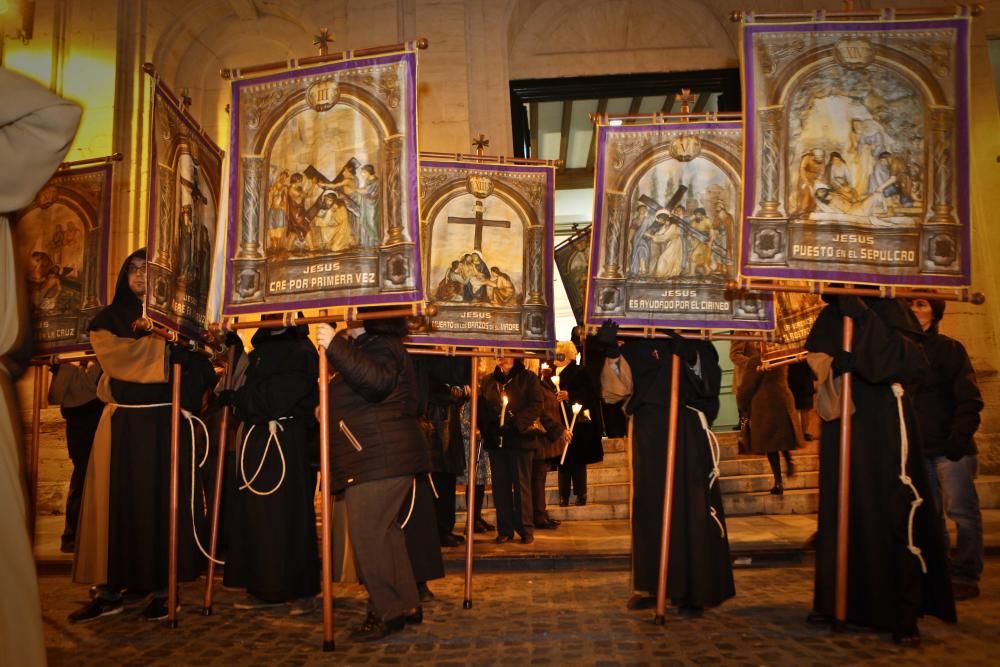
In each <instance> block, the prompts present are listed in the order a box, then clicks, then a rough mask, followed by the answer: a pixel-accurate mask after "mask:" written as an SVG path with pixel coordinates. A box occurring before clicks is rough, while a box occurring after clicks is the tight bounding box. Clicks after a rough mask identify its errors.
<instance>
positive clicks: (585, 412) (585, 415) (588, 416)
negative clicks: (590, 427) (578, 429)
mask: <svg viewBox="0 0 1000 667" xmlns="http://www.w3.org/2000/svg"><path fill="white" fill-rule="evenodd" d="M583 416H584V418H585V419H587V420H588V421H589V420H590V410H584V411H583Z"/></svg>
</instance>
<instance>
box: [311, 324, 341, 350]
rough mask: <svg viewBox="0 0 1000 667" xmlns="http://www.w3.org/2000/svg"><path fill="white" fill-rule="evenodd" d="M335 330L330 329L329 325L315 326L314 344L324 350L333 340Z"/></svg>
mask: <svg viewBox="0 0 1000 667" xmlns="http://www.w3.org/2000/svg"><path fill="white" fill-rule="evenodd" d="M336 333H337V330H336V329H334V328H333V327H331V326H330V325H329V324H326V323H323V324H317V325H316V342H317V343H319V346H320V347H321V348H323V349H324V350H325V349H326V348H328V347H329V346H330V342H331V341H332V340H333V336H334V334H336Z"/></svg>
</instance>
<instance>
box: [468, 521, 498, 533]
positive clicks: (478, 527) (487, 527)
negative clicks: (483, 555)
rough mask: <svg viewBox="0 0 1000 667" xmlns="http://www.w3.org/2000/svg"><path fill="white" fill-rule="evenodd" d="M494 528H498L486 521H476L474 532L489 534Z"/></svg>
mask: <svg viewBox="0 0 1000 667" xmlns="http://www.w3.org/2000/svg"><path fill="white" fill-rule="evenodd" d="M494 528H496V526H494V525H493V524H492V523H489V522H488V521H486V520H485V519H476V520H475V523H474V525H473V528H472V530H473V532H476V533H489V532H491V531H492V530H493V529H494Z"/></svg>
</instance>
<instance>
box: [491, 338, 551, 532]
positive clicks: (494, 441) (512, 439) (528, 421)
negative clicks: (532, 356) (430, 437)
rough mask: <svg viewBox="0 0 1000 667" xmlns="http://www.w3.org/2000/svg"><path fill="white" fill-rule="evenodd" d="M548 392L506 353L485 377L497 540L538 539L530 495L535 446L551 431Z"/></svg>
mask: <svg viewBox="0 0 1000 667" xmlns="http://www.w3.org/2000/svg"><path fill="white" fill-rule="evenodd" d="M544 405H545V397H544V394H543V393H542V385H541V383H540V382H539V380H538V376H537V375H535V374H534V373H531V372H528V370H527V369H525V367H524V364H523V363H522V362H521V360H520V359H515V358H514V357H502V358H501V359H499V360H498V361H497V366H496V368H495V369H494V370H493V372H492V373H491V374H489V375H487V376H486V377H485V378H483V381H482V384H481V387H480V391H479V411H478V425H479V430H480V432H481V433H482V434H483V440H484V442H485V444H486V450H487V452H488V453H489V457H490V468H491V469H492V471H493V504H494V505H495V506H496V510H497V538H496V541H497V544H506V543H507V542H510V541H511V540H513V539H514V533H515V532H516V533H517V534H519V535H520V536H521V543H522V544H531V543H532V542H534V541H535V523H534V513H533V505H532V498H531V467H532V460H533V458H534V450H536V449H538V448H539V447H541V446H542V442H543V440H544V439H545V437H546V430H545V427H544V426H543V424H542V422H541V416H542V411H543V409H544Z"/></svg>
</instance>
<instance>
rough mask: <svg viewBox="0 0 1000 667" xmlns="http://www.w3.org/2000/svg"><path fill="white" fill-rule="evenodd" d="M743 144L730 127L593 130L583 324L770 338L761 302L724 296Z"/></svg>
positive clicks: (735, 125)
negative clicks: (730, 331)
mask: <svg viewBox="0 0 1000 667" xmlns="http://www.w3.org/2000/svg"><path fill="white" fill-rule="evenodd" d="M742 142H743V130H742V124H741V123H739V122H731V121H730V122H724V121H711V122H691V123H671V124H663V123H656V124H643V125H619V126H612V125H604V124H600V125H598V127H597V172H596V188H597V189H596V193H595V198H594V226H593V241H592V243H591V253H590V269H589V284H588V289H587V312H586V319H587V322H588V323H589V324H600V323H601V322H603V321H604V320H606V319H614V320H615V321H616V322H618V323H619V324H620V325H623V326H662V327H678V328H716V329H718V328H724V329H744V330H746V329H749V330H769V329H771V328H773V326H774V321H773V311H772V308H771V305H770V303H771V302H770V298H769V297H767V296H764V295H757V294H746V293H742V294H738V295H735V296H734V295H733V294H731V293H730V292H729V291H727V285H726V283H727V282H728V281H730V280H734V279H735V278H736V241H737V237H736V222H735V221H736V220H737V219H739V217H740V215H741V210H740V178H741V169H742V161H741V155H742Z"/></svg>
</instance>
